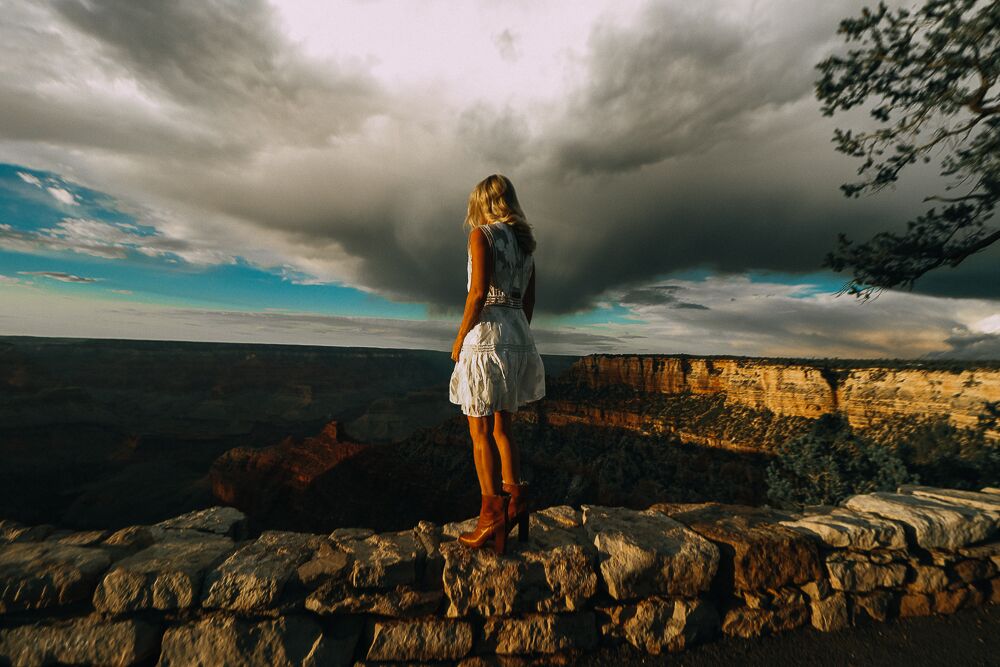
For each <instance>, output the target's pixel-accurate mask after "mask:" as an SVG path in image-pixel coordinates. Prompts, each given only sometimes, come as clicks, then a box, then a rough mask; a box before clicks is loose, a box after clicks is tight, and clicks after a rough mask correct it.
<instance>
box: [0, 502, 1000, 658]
mask: <svg viewBox="0 0 1000 667" xmlns="http://www.w3.org/2000/svg"><path fill="white" fill-rule="evenodd" d="M474 523H475V518H474V517H473V518H470V519H468V520H466V521H463V522H460V523H450V524H445V525H443V526H438V525H435V524H432V523H429V522H426V521H424V522H421V523H419V524H417V525H416V526H414V527H413V528H412V529H409V530H403V531H398V532H392V533H374V532H373V531H371V530H368V529H364V528H341V529H338V530H335V531H334V532H333V533H331V534H329V535H315V534H304V533H291V532H276V531H267V532H264V533H262V534H260V535H257V536H250V535H248V534H247V530H248V526H247V520H246V518H245V517H244V516H243V515H242V514H241V513H240V512H238V511H237V510H235V509H233V508H229V507H214V508H211V509H208V510H204V511H200V512H196V513H192V514H187V515H183V516H179V517H176V518H174V519H171V520H168V521H165V522H162V523H159V524H156V525H151V526H133V527H129V528H125V529H122V530H119V531H116V532H113V533H112V532H110V531H88V532H71V531H66V530H59V529H56V528H54V527H52V526H22V525H19V524H16V523H14V522H10V521H0V664H14V665H41V664H53V663H59V664H121V665H125V664H133V663H141V664H154V663H155V664H159V665H191V664H204V665H216V664H247V665H300V664H301V665H364V664H376V663H382V662H393V661H398V662H407V663H414V662H434V663H435V664H441V663H442V662H446V663H450V664H460V665H479V664H485V663H487V662H489V661H490V660H491V659H493V658H494V657H495V656H501V657H503V658H504V664H507V662H511V664H533V663H537V664H551V663H552V662H554V661H557V660H559V659H572V658H573V657H574V656H575V655H578V654H579V653H581V652H586V651H593V650H596V649H598V648H600V647H602V646H607V645H613V644H616V643H619V642H629V643H631V644H633V645H635V646H636V647H639V648H641V649H642V650H644V651H648V652H649V653H653V654H658V653H662V652H668V651H679V650H683V649H684V648H685V647H686V646H688V645H690V644H693V643H696V642H702V641H710V640H711V639H712V638H714V637H717V636H720V635H736V636H740V637H753V636H757V635H761V634H767V633H778V632H783V631H787V630H792V629H794V628H797V627H800V626H812V627H814V628H817V629H818V630H821V631H829V630H834V629H837V628H842V627H845V626H848V625H851V624H856V623H863V622H869V621H884V620H886V619H889V618H892V617H895V616H914V615H929V614H935V613H937V614H947V613H952V612H954V611H956V610H957V609H959V608H962V607H966V606H971V605H979V604H983V603H986V602H998V601H1000V576H998V568H1000V489H983V491H982V492H969V491H953V490H946V489H932V488H925V487H903V488H901V489H899V492H898V493H873V494H868V495H859V496H854V497H852V498H850V499H848V500H847V501H846V502H845V503H844V504H843V506H841V507H820V508H814V509H812V510H809V511H807V512H805V513H798V514H791V513H785V512H780V511H777V510H773V509H769V508H751V507H741V506H732V505H720V504H716V503H707V504H697V505H683V504H657V505H653V506H651V507H649V508H648V509H646V510H642V511H637V510H631V509H624V508H618V507H602V506H595V505H584V506H582V508H581V509H579V510H577V509H574V508H572V507H569V506H556V507H548V508H545V509H544V510H540V511H537V512H536V513H534V514H533V515H532V518H531V525H530V533H531V534H530V539H528V540H527V541H525V542H520V541H518V539H517V530H516V529H515V530H514V532H513V533H512V535H511V541H510V542H509V544H508V553H507V554H505V555H498V554H495V553H494V552H492V551H491V550H489V549H469V548H467V547H465V546H464V545H462V544H460V543H459V542H457V541H456V539H455V538H456V536H457V535H458V534H459V533H460V532H462V531H464V530H468V529H470V528H471V527H472V526H473V524H474Z"/></svg>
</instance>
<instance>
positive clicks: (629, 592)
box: [583, 505, 719, 600]
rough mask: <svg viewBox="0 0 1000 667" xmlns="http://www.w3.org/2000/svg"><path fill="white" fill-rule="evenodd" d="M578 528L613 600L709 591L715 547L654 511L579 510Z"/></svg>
mask: <svg viewBox="0 0 1000 667" xmlns="http://www.w3.org/2000/svg"><path fill="white" fill-rule="evenodd" d="M583 526H584V528H585V529H586V531H587V535H588V536H589V537H590V539H591V540H592V541H593V543H594V546H595V547H597V551H598V555H599V563H600V571H601V576H602V577H603V578H604V582H605V584H606V585H607V588H608V593H609V594H610V595H611V597H613V598H614V599H616V600H626V599H633V598H640V597H646V596H649V595H676V596H682V597H695V596H696V595H697V594H698V593H699V592H702V591H706V590H708V588H709V586H710V585H711V583H712V578H713V577H714V576H715V573H716V570H717V569H718V566H719V550H718V548H716V546H715V545H714V544H712V543H711V542H709V541H708V540H706V539H705V538H704V537H702V536H700V535H698V534H697V533H696V532H694V531H692V530H689V529H688V528H686V527H685V526H684V525H683V524H682V523H680V522H678V521H674V520H673V519H671V518H669V517H668V516H666V515H665V514H663V513H662V512H659V511H656V510H653V509H647V510H642V511H639V510H631V509H626V508H622V507H603V506H598V505H584V506H583Z"/></svg>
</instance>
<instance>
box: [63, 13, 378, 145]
mask: <svg viewBox="0 0 1000 667" xmlns="http://www.w3.org/2000/svg"><path fill="white" fill-rule="evenodd" d="M53 7H54V8H55V10H56V11H57V12H58V13H59V14H60V15H61V16H62V17H63V18H64V19H65V20H66V21H67V23H68V24H69V25H71V26H73V27H74V28H76V29H78V30H79V31H81V32H82V33H84V34H86V35H88V36H90V37H92V38H93V39H94V40H96V42H97V44H98V45H99V46H100V49H101V51H102V52H103V54H104V55H105V56H106V58H107V62H110V63H114V65H115V66H116V67H121V68H122V69H123V70H124V71H125V72H127V74H128V75H129V76H130V77H133V78H134V79H135V81H137V82H138V83H139V84H140V85H141V86H142V87H144V88H146V89H147V90H148V91H149V92H150V93H151V94H152V95H155V96H158V97H159V96H165V97H167V98H169V99H171V100H174V101H175V102H176V103H178V104H180V105H182V106H183V107H185V108H186V109H188V110H196V111H197V112H199V113H200V114H212V115H213V116H214V117H215V119H216V120H217V121H218V120H223V121H224V122H228V123H234V122H235V123H240V124H243V125H247V124H249V125H250V126H251V127H253V128H254V129H258V130H259V129H263V128H266V129H267V131H269V132H277V131H281V132H282V133H283V134H284V135H285V136H286V137H288V138H289V139H292V140H298V141H308V142H324V141H325V140H326V139H327V138H328V137H329V136H330V135H332V134H338V133H340V132H343V131H345V130H348V129H354V128H355V127H356V126H357V124H358V122H360V121H361V120H362V119H363V118H364V117H365V116H366V115H367V114H368V113H370V112H372V111H374V110H375V109H376V108H377V107H376V105H375V104H373V98H375V97H376V96H377V95H378V93H379V90H378V87H377V86H376V84H375V83H374V80H373V79H372V78H371V77H370V76H369V75H368V73H367V72H366V71H364V70H362V69H360V68H349V67H344V66H342V65H340V64H339V63H334V62H327V63H320V62H314V61H311V60H308V59H306V58H304V57H301V56H300V55H299V54H298V52H297V51H296V49H295V47H294V46H293V45H292V44H291V43H290V42H289V41H288V40H287V39H286V38H285V36H284V35H283V34H282V33H281V32H280V31H279V29H278V23H277V20H276V16H275V15H274V12H273V11H272V9H271V7H270V6H269V5H268V4H267V3H266V2H264V0H211V1H205V0H177V1H173V2H135V1H133V0H86V1H85V2H84V1H81V0H55V2H53ZM230 129H231V130H238V129H240V128H239V126H238V125H237V126H233V127H231V128H230Z"/></svg>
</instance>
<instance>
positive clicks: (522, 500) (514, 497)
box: [503, 482, 531, 542]
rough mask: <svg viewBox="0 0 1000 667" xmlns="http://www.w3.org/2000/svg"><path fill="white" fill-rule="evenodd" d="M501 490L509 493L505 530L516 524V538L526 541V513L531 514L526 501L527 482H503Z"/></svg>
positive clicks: (512, 528) (508, 530) (512, 527)
mask: <svg viewBox="0 0 1000 667" xmlns="http://www.w3.org/2000/svg"><path fill="white" fill-rule="evenodd" d="M503 490H504V492H506V493H509V494H510V504H509V505H508V506H507V532H508V533H509V532H510V531H512V530H514V524H517V539H518V540H519V541H521V542H527V541H528V515H529V514H531V508H530V503H529V502H528V483H527V482H518V483H510V482H504V483H503Z"/></svg>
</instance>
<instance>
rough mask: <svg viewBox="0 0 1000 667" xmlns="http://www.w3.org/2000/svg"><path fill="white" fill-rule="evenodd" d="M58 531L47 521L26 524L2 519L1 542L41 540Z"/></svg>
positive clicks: (0, 527)
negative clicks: (30, 524) (31, 524)
mask: <svg viewBox="0 0 1000 667" xmlns="http://www.w3.org/2000/svg"><path fill="white" fill-rule="evenodd" d="M54 532H56V527H55V526H53V525H50V524H47V523H44V524H40V525H38V526H26V525H24V524H22V523H19V522H17V521H13V520H11V519H0V544H4V543H10V542H41V541H42V540H44V539H46V538H47V537H48V536H49V535H51V534H52V533H54Z"/></svg>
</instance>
